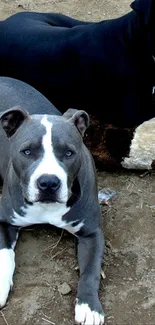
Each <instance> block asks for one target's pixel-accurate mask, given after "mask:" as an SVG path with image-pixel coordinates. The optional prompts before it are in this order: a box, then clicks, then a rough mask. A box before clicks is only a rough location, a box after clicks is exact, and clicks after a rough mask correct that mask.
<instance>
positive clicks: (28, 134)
mask: <svg viewBox="0 0 155 325" xmlns="http://www.w3.org/2000/svg"><path fill="white" fill-rule="evenodd" d="M0 122H1V125H2V128H3V129H4V131H5V133H6V135H7V137H8V138H9V140H10V145H11V161H12V166H13V168H14V171H15V173H16V175H17V177H18V179H19V182H20V185H21V187H22V192H23V197H24V198H25V200H26V201H28V202H31V203H33V202H44V203H55V202H60V203H66V202H67V201H68V199H69V198H70V195H71V188H72V185H73V182H74V180H75V179H76V177H77V175H78V172H79V169H80V166H81V153H82V148H83V140H82V136H83V135H84V132H85V130H86V128H87V126H88V124H89V117H88V115H87V113H86V112H84V111H77V110H74V109H69V110H68V111H67V112H66V113H65V114H64V115H62V116H54V115H29V114H28V113H27V112H26V111H24V110H23V109H21V108H19V107H15V108H12V109H10V110H8V111H6V112H4V113H3V114H2V115H1V117H0Z"/></svg>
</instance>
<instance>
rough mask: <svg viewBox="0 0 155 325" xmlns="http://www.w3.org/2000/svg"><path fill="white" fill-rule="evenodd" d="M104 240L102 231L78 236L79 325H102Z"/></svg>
mask: <svg viewBox="0 0 155 325" xmlns="http://www.w3.org/2000/svg"><path fill="white" fill-rule="evenodd" d="M103 250H104V238H103V233H102V230H101V229H99V228H98V229H97V230H96V231H94V232H93V233H90V234H88V235H83V236H78V262H79V266H80V281H79V284H78V292H77V302H76V306H75V321H76V322H77V323H78V324H85V325H87V324H89V325H101V324H103V323H104V313H103V311H102V306H101V303H100V301H99V297H98V290H99V284H100V273H101V263H102V256H103Z"/></svg>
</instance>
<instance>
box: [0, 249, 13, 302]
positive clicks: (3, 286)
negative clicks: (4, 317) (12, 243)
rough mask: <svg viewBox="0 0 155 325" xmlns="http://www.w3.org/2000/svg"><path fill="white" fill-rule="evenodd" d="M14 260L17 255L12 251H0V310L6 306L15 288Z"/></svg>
mask: <svg viewBox="0 0 155 325" xmlns="http://www.w3.org/2000/svg"><path fill="white" fill-rule="evenodd" d="M14 258H15V253H14V251H13V250H12V249H7V248H3V249H1V250H0V308H2V307H3V306H4V305H5V304H6V301H7V298H8V294H9V291H10V289H11V288H12V286H13V279H12V278H13V273H14V269H15V260H14Z"/></svg>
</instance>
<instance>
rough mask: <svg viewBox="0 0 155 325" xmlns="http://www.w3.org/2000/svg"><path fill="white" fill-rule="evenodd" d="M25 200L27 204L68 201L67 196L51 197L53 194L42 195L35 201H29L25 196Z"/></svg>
mask: <svg viewBox="0 0 155 325" xmlns="http://www.w3.org/2000/svg"><path fill="white" fill-rule="evenodd" d="M24 201H25V203H26V204H27V205H33V204H34V203H44V204H54V203H59V204H64V203H67V200H66V198H64V199H63V198H62V199H59V198H56V197H51V196H40V197H39V198H37V199H36V200H34V201H29V200H28V199H27V198H25V197H24Z"/></svg>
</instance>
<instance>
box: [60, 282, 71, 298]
mask: <svg viewBox="0 0 155 325" xmlns="http://www.w3.org/2000/svg"><path fill="white" fill-rule="evenodd" d="M58 290H59V292H60V293H61V294H62V295H63V296H65V295H68V294H69V293H70V292H71V291H72V289H71V287H70V286H69V285H68V284H67V282H64V283H63V284H61V285H60V286H59V287H58Z"/></svg>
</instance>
